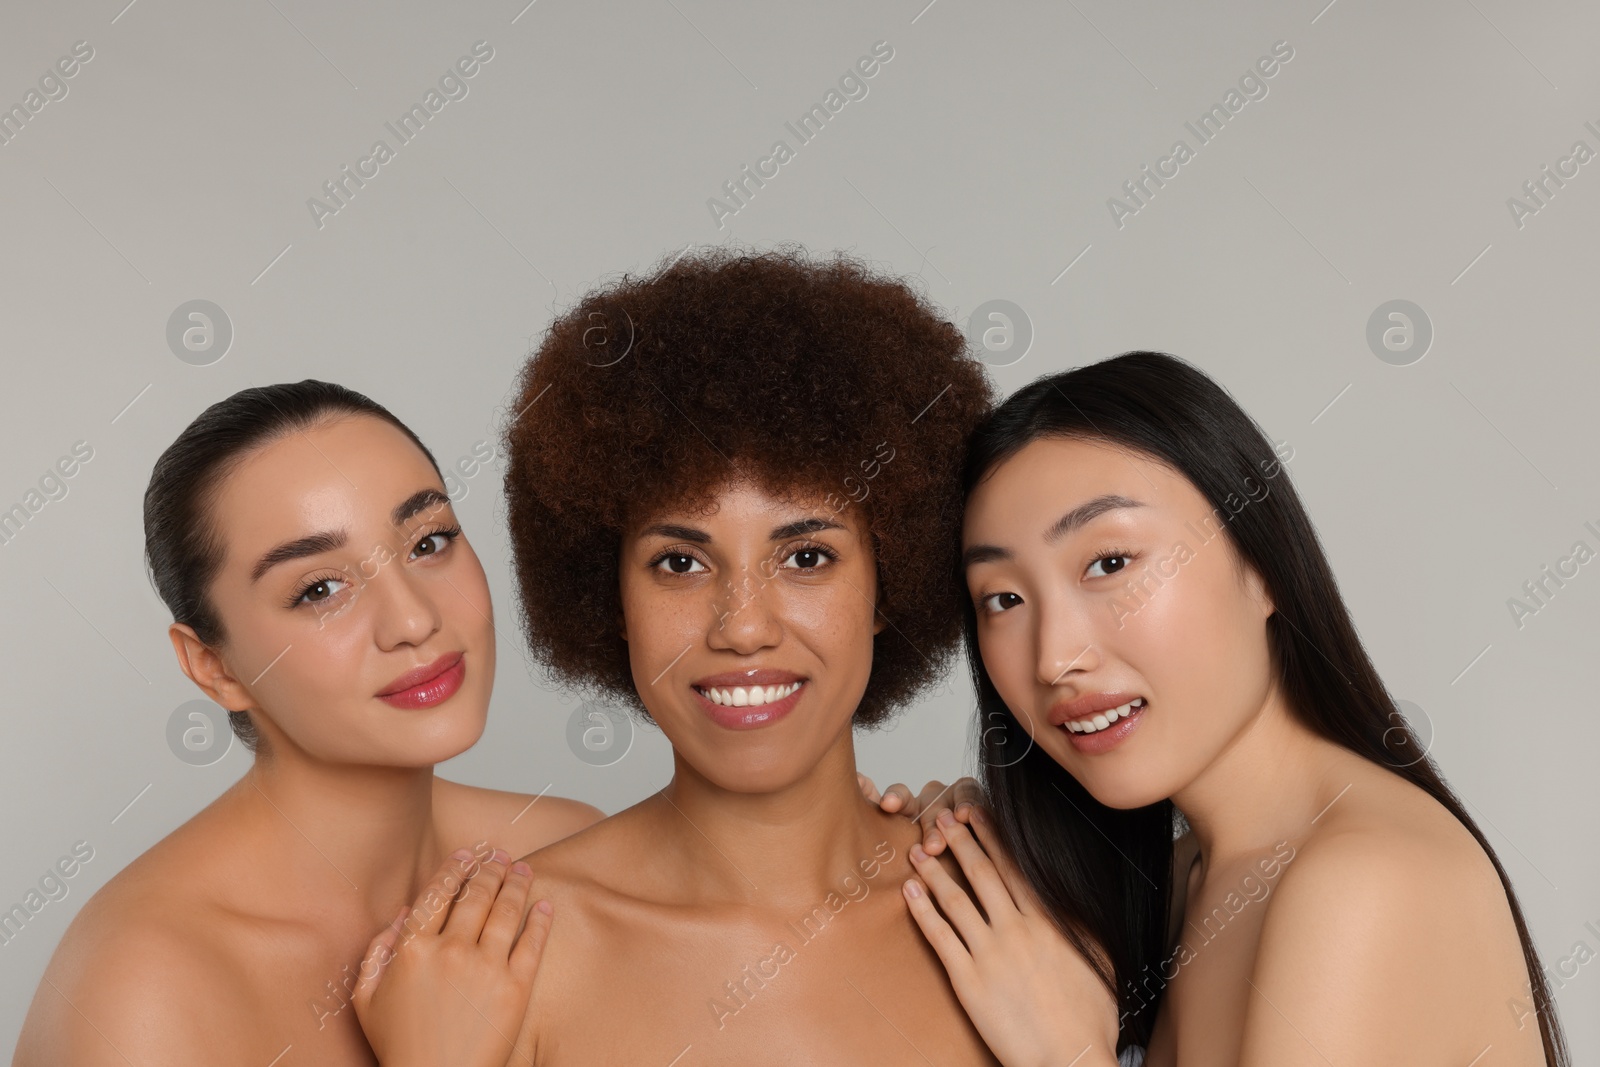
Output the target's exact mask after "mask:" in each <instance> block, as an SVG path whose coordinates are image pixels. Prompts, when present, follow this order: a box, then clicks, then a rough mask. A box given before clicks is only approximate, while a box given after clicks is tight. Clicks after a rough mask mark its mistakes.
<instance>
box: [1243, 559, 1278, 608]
mask: <svg viewBox="0 0 1600 1067" xmlns="http://www.w3.org/2000/svg"><path fill="white" fill-rule="evenodd" d="M1241 566H1243V567H1244V582H1245V592H1246V593H1248V594H1249V596H1250V599H1251V600H1253V601H1255V603H1256V606H1257V607H1258V608H1260V609H1261V617H1262V618H1263V619H1266V618H1270V617H1271V616H1272V614H1273V613H1274V612H1276V611H1277V610H1278V609H1277V606H1276V605H1274V604H1273V603H1272V596H1271V594H1269V593H1268V592H1267V583H1266V582H1264V581H1263V580H1262V578H1261V575H1259V574H1257V573H1256V569H1255V568H1254V567H1252V566H1250V565H1249V564H1248V563H1244V562H1243V561H1241Z"/></svg>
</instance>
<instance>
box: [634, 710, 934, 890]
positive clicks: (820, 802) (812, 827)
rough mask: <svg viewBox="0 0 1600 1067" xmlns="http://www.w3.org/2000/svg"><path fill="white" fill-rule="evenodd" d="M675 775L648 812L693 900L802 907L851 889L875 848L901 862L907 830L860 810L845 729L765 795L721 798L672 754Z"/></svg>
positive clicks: (864, 804)
mask: <svg viewBox="0 0 1600 1067" xmlns="http://www.w3.org/2000/svg"><path fill="white" fill-rule="evenodd" d="M674 761H675V765H676V770H675V773H674V775H673V778H672V781H671V782H670V783H668V785H667V787H666V788H665V789H663V790H661V792H660V793H658V794H656V796H655V797H654V798H652V799H651V801H649V802H648V803H651V804H653V805H655V806H656V810H655V811H654V813H653V816H654V818H655V819H656V820H657V825H658V827H659V832H660V834H661V836H662V839H663V840H664V841H669V842H671V847H672V850H673V853H674V854H675V857H676V861H677V862H678V863H681V864H682V870H683V872H684V873H683V876H682V877H683V880H684V882H685V883H686V884H687V885H690V886H692V887H694V888H693V889H692V890H691V892H693V893H694V895H695V896H697V897H698V898H700V899H702V900H705V899H708V898H709V899H718V900H729V901H737V902H742V903H753V902H755V901H758V900H759V901H760V902H761V904H762V905H763V906H769V905H770V906H773V907H776V908H779V909H790V910H792V909H793V908H795V907H805V906H809V905H811V904H814V903H816V902H817V901H818V900H822V899H823V898H824V897H826V896H827V894H829V893H833V892H838V891H839V886H840V883H841V882H842V881H843V880H844V878H845V877H846V876H850V875H853V876H854V877H855V879H857V880H859V879H860V878H861V877H862V872H863V870H864V869H867V868H863V867H862V864H863V863H868V864H869V865H870V869H872V870H874V871H876V870H877V867H876V866H875V865H872V861H873V859H874V857H875V856H876V858H877V859H879V860H880V861H881V860H882V859H883V858H884V857H883V855H882V854H881V853H880V852H879V849H880V843H881V842H883V841H885V840H888V841H889V842H890V845H891V847H892V848H893V849H894V850H895V852H894V854H897V855H898V854H903V853H904V851H905V847H906V845H907V841H908V836H907V835H908V834H909V832H910V830H909V828H910V827H911V823H910V821H909V820H905V819H902V818H900V817H899V816H894V815H887V814H885V813H884V812H882V811H880V810H879V809H878V808H877V807H876V806H874V805H873V804H871V803H869V802H868V801H867V800H866V799H865V798H864V797H863V796H862V795H861V788H860V786H859V785H858V784H857V781H856V764H855V744H854V739H853V738H852V736H851V732H850V727H849V726H848V725H846V727H845V729H844V730H843V731H842V733H841V734H840V735H839V737H838V738H837V739H836V741H835V742H834V744H833V745H831V746H830V747H829V748H828V750H827V752H826V753H825V754H824V756H823V758H822V759H821V760H819V761H818V763H817V764H816V765H815V766H814V767H812V768H810V769H809V770H808V771H807V772H806V773H805V774H804V775H802V776H801V777H800V778H799V779H797V780H796V781H794V782H792V783H790V784H788V785H785V786H783V787H781V788H778V789H774V790H772V791H770V792H760V793H750V792H736V791H732V790H728V789H724V788H722V787H720V786H718V785H716V784H715V783H713V782H711V781H710V780H709V779H707V778H706V777H705V776H703V775H702V774H700V773H699V772H698V771H696V770H695V769H694V768H693V767H692V766H690V765H689V764H688V762H687V761H686V760H684V758H683V757H682V755H681V754H678V753H676V752H675V753H674Z"/></svg>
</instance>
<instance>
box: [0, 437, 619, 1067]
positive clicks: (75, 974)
mask: <svg viewBox="0 0 1600 1067" xmlns="http://www.w3.org/2000/svg"><path fill="white" fill-rule="evenodd" d="M425 490H432V491H433V492H434V494H436V495H435V496H433V497H432V498H423V499H422V500H421V501H420V502H419V501H418V499H417V497H416V494H418V493H420V492H423V491H425ZM406 501H413V504H414V506H416V507H417V508H418V510H416V511H415V512H414V513H413V514H410V515H408V516H406V517H405V518H404V519H403V520H402V521H401V522H400V523H399V524H398V525H395V524H393V523H392V519H393V512H394V509H395V508H396V507H397V506H398V505H400V504H402V503H403V502H406ZM214 514H215V516H216V521H217V528H218V532H219V534H220V537H221V541H222V543H223V545H224V546H225V558H224V562H223V565H222V569H221V571H220V573H219V574H218V576H217V578H216V580H215V582H214V584H213V587H212V589H211V596H212V597H213V601H214V603H215V605H216V607H217V610H218V612H219V614H220V615H221V618H222V620H223V624H224V627H225V628H226V630H227V640H226V642H225V644H224V645H223V647H220V648H213V647H208V646H206V645H205V644H203V643H202V642H201V641H200V640H199V639H198V638H197V637H196V636H195V634H194V632H193V630H191V629H190V628H189V627H187V626H184V625H180V624H173V625H172V627H171V628H170V636H171V639H172V645H173V650H174V652H175V653H176V654H177V658H178V663H179V665H180V666H181V667H182V669H183V671H184V673H185V674H187V675H188V676H189V678H190V679H191V680H193V681H194V683H195V684H196V685H197V686H198V687H199V688H200V690H201V691H202V692H203V693H204V694H205V695H206V696H207V697H209V698H211V699H212V700H214V701H216V702H217V703H218V704H219V705H221V706H222V707H224V708H229V709H232V710H249V711H251V712H252V714H253V717H254V720H255V722H256V724H257V729H258V730H259V732H260V734H261V736H262V738H263V742H264V744H263V749H264V750H265V754H264V755H258V757H257V758H256V760H255V762H254V763H253V764H252V765H251V767H250V769H249V771H247V772H246V773H245V775H244V777H243V778H241V779H240V780H239V781H238V782H237V783H235V784H234V785H233V786H232V787H230V788H229V789H228V790H227V791H226V792H224V793H223V794H222V795H221V796H220V797H218V798H217V799H216V800H215V801H213V802H212V803H211V804H209V805H207V806H206V807H205V808H204V809H203V810H202V811H200V813H199V814H197V815H195V816H194V817H193V818H192V819H190V820H189V821H188V822H186V823H184V824H183V825H182V826H180V827H178V829H176V830H174V831H173V832H172V833H171V834H169V835H167V836H166V837H165V838H163V839H162V840H160V841H159V842H157V843H156V844H155V845H154V846H153V847H152V848H150V850H149V851H147V852H145V853H144V854H143V855H141V856H139V857H138V858H137V859H135V860H134V861H133V862H132V863H130V864H129V865H128V866H127V867H126V868H125V869H124V870H123V871H121V872H120V873H118V874H117V875H116V876H115V877H114V878H113V879H112V880H111V881H110V882H108V883H107V884H106V885H105V887H103V888H102V889H101V890H100V891H99V892H98V893H96V894H95V896H94V897H93V898H92V899H91V900H90V901H89V902H88V903H87V904H85V905H84V908H83V910H82V911H81V912H80V913H79V915H78V916H77V917H76V918H75V919H74V921H73V923H72V925H71V927H70V928H69V929H68V931H67V933H66V935H65V937H64V938H63V940H62V943H61V945H60V947H59V948H58V949H57V951H56V954H55V956H54V958H53V959H52V960H51V963H50V965H49V968H48V970H47V971H46V973H45V977H44V981H43V982H42V983H41V984H40V987H39V991H38V993H37V994H36V996H35V998H34V1002H33V1005H32V1008H31V1009H30V1011H29V1014H28V1018H27V1021H26V1022H25V1024H24V1026H23V1032H22V1037H21V1039H20V1041H19V1043H18V1047H17V1053H16V1059H15V1061H14V1062H15V1064H17V1065H18V1067H34V1065H42V1064H58V1063H72V1064H74V1065H84V1067H92V1065H96V1064H106V1065H113V1064H115V1065H118V1067H127V1064H129V1063H133V1064H138V1065H143V1064H190V1063H193V1064H202V1063H204V1064H214V1063H218V1062H226V1063H255V1064H260V1065H262V1067H265V1065H266V1064H268V1063H271V1062H273V1061H274V1058H275V1057H278V1056H280V1055H284V1058H283V1060H281V1061H280V1062H281V1063H282V1064H285V1065H287V1064H290V1063H312V1062H314V1063H320V1064H352V1065H353V1064H372V1063H375V1062H377V1061H376V1060H375V1059H374V1057H373V1053H372V1051H371V1049H370V1048H369V1047H368V1044H367V1042H366V1040H365V1039H364V1037H363V1035H362V1031H361V1028H360V1026H359V1024H358V1022H357V1019H356V1013H355V1012H354V1011H352V1010H348V1006H349V1000H350V996H351V990H352V989H353V988H354V987H355V985H356V983H357V982H358V980H359V975H358V970H359V964H360V962H361V960H362V958H363V950H364V949H365V948H366V947H367V946H368V943H369V941H370V939H371V938H372V934H373V931H374V930H379V929H382V928H383V927H384V926H385V925H386V924H388V923H389V922H390V921H391V920H393V919H394V918H395V917H396V915H397V912H398V911H399V909H400V908H401V907H402V906H403V905H404V904H405V903H406V902H408V901H411V900H413V899H414V898H415V897H416V896H417V894H418V892H419V890H421V889H422V888H423V887H424V885H426V884H427V883H428V881H429V879H430V877H432V876H434V875H435V873H436V872H438V871H440V869H441V868H442V867H443V866H444V864H445V863H446V856H447V854H448V853H449V852H451V850H453V849H456V848H457V847H458V846H468V847H469V848H470V849H472V850H473V851H474V855H473V859H472V860H471V864H470V865H471V866H472V867H474V868H481V871H482V872H488V875H489V880H490V881H492V882H493V883H494V884H495V886H496V887H498V886H499V884H500V882H501V881H502V880H503V879H504V877H505V872H506V866H507V864H508V863H509V862H510V860H511V858H512V857H513V856H517V855H521V854H523V853H525V852H529V851H532V850H533V849H536V848H539V847H541V846H543V845H546V844H549V843H551V842H553V841H556V840H558V839H560V838H562V837H565V836H567V835H568V834H571V833H573V832H575V831H577V830H579V829H582V828H583V827H585V826H588V825H590V824H591V823H593V822H594V821H595V820H596V819H598V818H599V817H600V814H601V813H600V812H599V811H598V810H597V809H595V808H593V807H591V806H589V805H587V804H582V803H579V802H577V801H572V800H564V799H561V798H557V797H550V796H544V797H541V798H539V799H538V802H537V803H532V802H533V801H534V799H535V798H534V797H532V796H524V795H522V794H518V793H508V792H499V791H496V790H490V789H478V788H473V787H470V786H465V785H460V784H457V783H454V782H448V781H445V780H444V779H441V778H437V777H435V775H434V773H433V767H434V764H436V763H438V762H440V761H442V760H445V759H448V758H450V757H451V756H454V755H457V754H459V753H461V752H463V751H465V750H466V749H467V748H469V747H470V746H471V745H472V744H473V743H474V742H476V741H477V739H478V737H479V736H480V734H481V733H482V732H483V728H484V722H485V718H486V715H487V712H488V706H489V695H490V690H491V687H492V685H493V679H494V658H495V645H494V624H493V608H492V606H491V604H490V598H489V587H488V583H487V580H486V579H485V576H484V572H483V568H482V566H481V565H480V563H479V561H478V558H477V556H476V555H474V554H473V551H472V548H471V546H470V545H469V544H468V543H467V541H466V539H465V538H464V537H462V536H459V535H453V534H449V533H447V532H446V531H448V530H449V529H450V528H452V527H455V526H456V519H455V516H454V514H453V512H452V510H451V508H450V505H449V500H448V498H447V497H446V496H445V489H444V486H443V484H442V483H441V482H440V480H439V476H438V475H437V474H436V473H435V472H434V470H433V467H432V466H431V465H430V464H429V463H428V461H427V459H426V457H425V456H424V455H423V454H422V453H421V451H420V450H418V449H417V447H416V446H415V445H414V444H413V443H412V442H411V441H410V440H409V439H408V438H406V436H405V435H404V434H402V433H401V432H400V431H399V430H397V429H395V428H394V427H392V426H390V425H388V424H387V423H385V422H383V421H382V420H379V419H375V418H371V417H369V416H354V417H345V418H339V419H336V420H332V421H328V422H325V423H323V424H320V425H318V426H317V427H315V428H312V429H307V430H305V431H304V432H302V433H298V434H295V435H292V436H288V437H284V438H281V439H279V440H277V441H274V442H272V443H270V444H268V445H266V446H264V447H263V448H261V449H259V450H258V451H256V452H254V453H252V454H250V455H249V456H248V457H246V458H245V459H244V460H243V461H242V462H240V464H239V465H238V466H237V467H236V468H235V469H234V470H233V471H232V472H231V474H230V476H229V477H228V478H227V479H226V480H225V481H224V482H223V483H222V485H221V486H220V488H219V490H218V494H217V497H216V501H215V511H214ZM322 531H328V532H342V533H343V534H344V543H343V545H342V547H337V548H330V549H328V550H325V551H322V552H319V553H317V554H315V555H309V556H304V557H300V558H295V559H292V560H287V561H284V562H280V563H278V564H277V565H276V566H273V567H271V568H270V569H268V570H267V571H266V572H265V573H263V574H262V575H261V576H260V577H259V578H258V579H255V580H252V576H251V571H252V568H253V567H254V565H255V564H256V562H257V561H258V560H259V559H260V558H261V557H262V556H263V554H264V553H266V552H267V551H268V550H269V549H271V548H273V547H274V546H277V545H280V544H283V543H285V542H289V541H292V540H295V539H297V538H301V537H305V536H307V535H309V534H312V533H316V532H322ZM457 651H459V652H463V653H464V660H465V663H466V665H467V669H466V676H465V679H464V683H463V685H462V688H461V689H460V690H459V691H457V692H456V693H455V694H454V695H452V696H451V697H450V698H449V699H447V700H444V701H442V702H440V703H438V704H435V705H432V706H430V707H426V708H422V709H402V708H396V707H393V706H391V705H389V704H387V703H385V702H383V701H381V700H379V699H377V697H376V695H375V694H377V693H378V692H380V691H382V690H383V689H385V688H387V686H388V684H389V683H390V682H392V681H393V680H394V679H395V678H396V677H397V676H399V675H401V674H402V673H404V672H406V671H407V670H410V669H411V668H414V667H418V666H422V665H425V664H429V663H432V662H433V661H435V660H437V659H438V657H439V656H441V655H442V654H444V653H446V652H457ZM530 804H531V805H532V806H530ZM486 842H493V844H494V845H499V846H502V849H501V850H498V851H497V850H495V849H494V848H493V847H492V846H491V845H489V844H487V843H486ZM458 865H459V864H458ZM472 873H476V872H474V871H468V870H466V869H465V868H463V869H462V871H461V872H460V874H461V875H463V876H465V875H468V874H472ZM462 884H463V882H462V880H461V878H458V880H457V881H456V882H455V883H454V888H455V891H456V892H460V890H461V887H462ZM526 888H527V887H526V883H525V882H524V883H523V884H522V886H521V890H520V891H521V892H522V893H523V894H525V893H526ZM512 891H513V893H515V892H516V891H517V889H516V887H515V886H514V887H513V890H512ZM520 903H524V902H522V901H519V904H520ZM537 935H538V931H535V937H537ZM512 963H513V961H512V952H511V950H510V949H509V948H508V949H507V950H506V952H505V953H503V954H502V955H501V957H500V959H499V962H498V963H497V964H496V966H497V967H498V968H499V969H500V971H501V972H502V973H503V975H504V977H505V980H506V981H507V982H510V983H512V984H515V983H516V982H518V981H522V984H523V986H524V987H526V985H527V984H528V982H527V981H525V980H522V979H519V978H518V975H519V974H521V973H523V972H521V971H518V970H516V968H514V967H513V966H512ZM286 1050H290V1051H287V1054H285V1053H286ZM508 1052H509V1046H504V1047H502V1049H501V1050H500V1057H501V1058H500V1059H498V1060H494V1061H493V1062H495V1063H500V1062H504V1055H505V1054H507V1053H508ZM457 1062H466V1061H457Z"/></svg>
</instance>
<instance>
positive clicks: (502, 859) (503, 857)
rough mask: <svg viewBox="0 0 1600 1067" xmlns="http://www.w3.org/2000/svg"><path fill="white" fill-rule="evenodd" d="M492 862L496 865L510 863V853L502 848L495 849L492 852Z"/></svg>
mask: <svg viewBox="0 0 1600 1067" xmlns="http://www.w3.org/2000/svg"><path fill="white" fill-rule="evenodd" d="M494 861H495V862H496V863H510V862H511V853H509V852H507V851H506V850H505V849H503V848H497V849H495V850H494Z"/></svg>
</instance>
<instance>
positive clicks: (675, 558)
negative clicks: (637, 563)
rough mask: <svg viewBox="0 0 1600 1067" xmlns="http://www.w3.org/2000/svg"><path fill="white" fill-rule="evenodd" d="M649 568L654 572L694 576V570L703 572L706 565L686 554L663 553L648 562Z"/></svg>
mask: <svg viewBox="0 0 1600 1067" xmlns="http://www.w3.org/2000/svg"><path fill="white" fill-rule="evenodd" d="M650 566H651V567H652V568H654V569H656V570H661V571H665V572H667V573H669V574H694V573H695V571H696V568H698V569H699V570H702V571H703V570H705V569H706V565H705V564H704V563H701V562H700V561H699V560H697V559H695V558H694V557H693V556H691V555H689V554H688V553H686V552H670V551H669V552H663V553H662V554H661V555H659V556H657V557H656V558H655V559H653V560H651V561H650Z"/></svg>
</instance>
